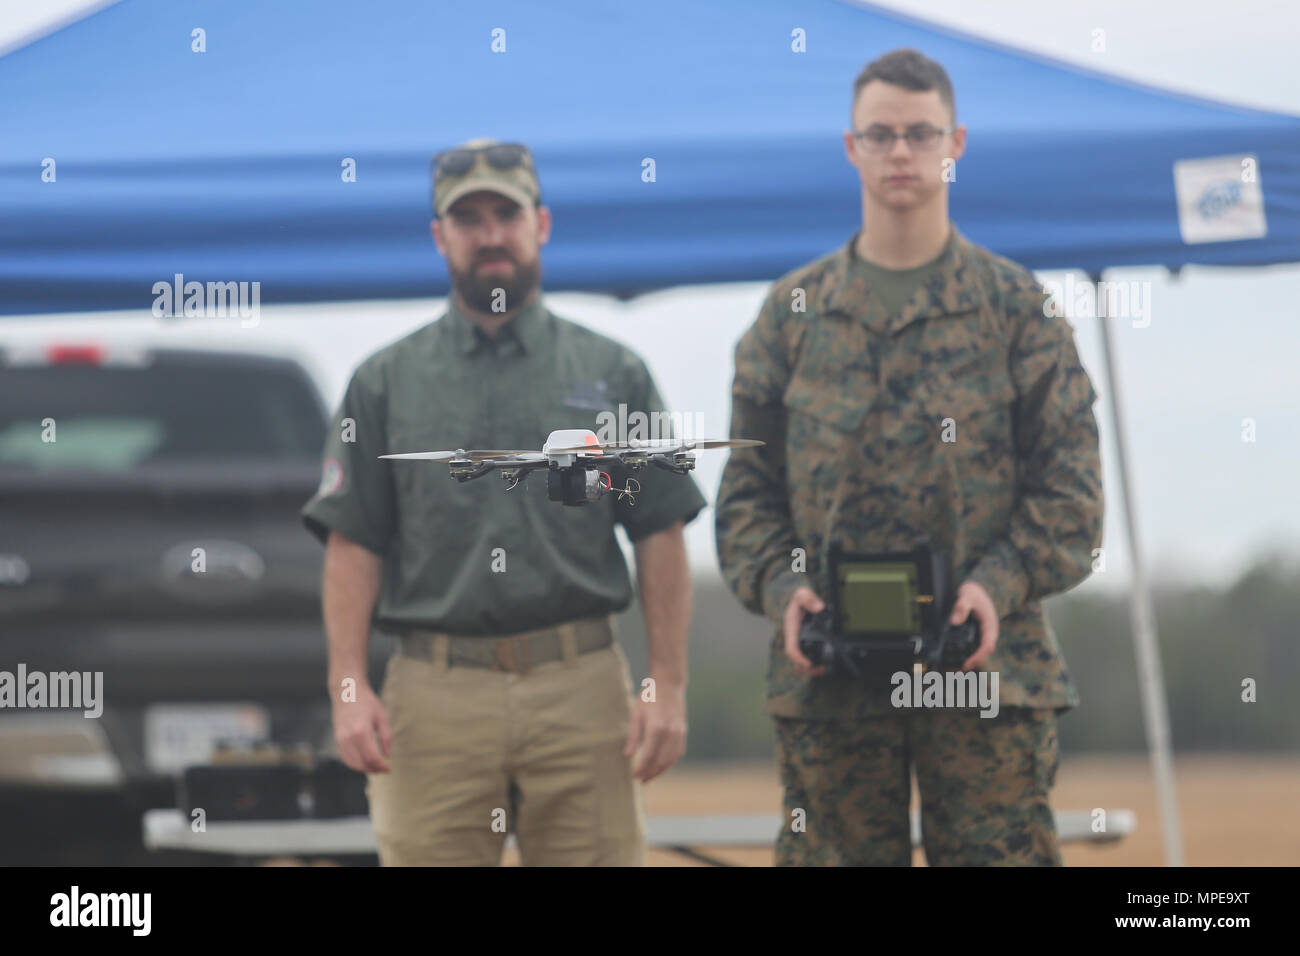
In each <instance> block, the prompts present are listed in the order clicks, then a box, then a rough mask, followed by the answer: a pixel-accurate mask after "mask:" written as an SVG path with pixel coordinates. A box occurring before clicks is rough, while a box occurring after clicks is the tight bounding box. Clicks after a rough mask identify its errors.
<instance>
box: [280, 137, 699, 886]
mask: <svg viewBox="0 0 1300 956" xmlns="http://www.w3.org/2000/svg"><path fill="white" fill-rule="evenodd" d="M435 167H436V172H435V179H434V211H435V217H436V218H435V219H434V222H433V226H432V229H433V238H434V241H435V243H436V244H437V246H438V249H439V251H440V252H442V254H443V255H444V256H445V257H446V259H447V266H448V271H449V272H450V274H451V279H452V295H451V297H450V299H449V302H448V311H447V314H446V315H444V316H442V317H441V318H439V319H437V320H436V321H434V322H431V323H429V324H427V325H425V326H424V327H422V328H420V329H418V330H416V331H415V332H413V333H411V334H410V335H408V336H406V337H405V338H403V339H401V340H400V341H398V342H396V343H394V344H393V345H390V346H388V347H387V348H384V349H381V350H380V351H379V352H377V353H375V354H374V355H372V356H370V357H369V358H368V359H366V360H365V361H364V362H362V363H361V365H360V366H359V367H358V368H357V370H356V372H355V373H354V375H353V377H352V381H351V383H350V384H349V386H348V389H347V394H346V395H345V396H344V399H343V403H342V406H341V407H340V409H339V411H338V415H337V417H336V420H335V423H334V428H333V430H332V433H331V436H330V438H329V442H328V445H327V447H326V450H325V459H326V460H325V470H324V477H323V479H322V481H321V487H320V490H319V491H318V492H317V494H316V496H315V497H313V498H312V500H311V501H310V502H308V503H307V505H306V507H305V508H304V509H303V519H304V521H305V522H306V524H307V527H308V528H309V529H310V530H311V531H312V532H313V533H314V534H315V535H316V536H317V537H318V538H320V540H321V541H323V542H326V552H325V576H324V586H323V603H324V617H325V630H326V633H327V637H328V640H329V675H328V680H329V690H330V697H331V700H332V702H333V712H334V714H333V716H334V735H335V738H336V740H337V741H338V746H339V751H340V754H341V756H342V759H343V760H344V762H345V763H347V764H348V766H350V767H352V768H354V769H356V770H361V771H366V772H368V773H369V774H370V777H369V783H368V787H367V793H368V794H369V797H370V815H371V819H372V821H373V823H374V828H375V837H376V839H377V841H378V844H379V855H380V861H381V862H382V863H384V864H385V865H394V864H396V865H406V864H425V865H428V864H432V865H446V864H494V863H499V862H500V859H501V851H502V846H503V844H504V842H505V838H506V833H507V831H508V830H509V831H513V832H514V833H515V834H516V835H517V837H518V840H519V850H520V855H521V857H522V858H523V861H524V863H526V864H541V865H552V866H554V865H568V864H581V865H608V864H615V865H630V864H641V863H644V862H645V819H644V808H643V802H642V797H641V792H640V787H639V785H640V783H642V782H645V781H648V780H651V779H653V778H654V777H655V776H657V775H658V774H661V773H663V772H664V771H665V770H667V769H668V768H669V767H671V766H672V765H673V764H674V763H676V762H677V760H678V759H679V758H680V757H681V755H682V753H683V751H684V750H685V747H686V703H685V683H686V631H687V624H688V621H689V619H690V573H689V571H688V568H687V563H686V550H685V546H684V544H683V539H682V527H683V525H684V524H685V523H686V522H689V521H690V520H691V519H692V518H693V517H694V516H695V515H696V513H697V512H699V510H700V509H701V508H702V507H703V506H704V499H703V497H702V496H701V495H700V492H699V490H698V488H696V486H695V483H694V482H693V481H692V479H691V478H689V477H679V476H676V475H670V474H668V473H667V472H664V471H660V470H658V469H649V470H647V471H646V472H645V473H643V474H642V475H641V476H640V479H639V480H640V482H641V493H640V494H639V495H637V496H636V499H635V507H633V503H632V501H630V500H628V499H627V498H626V497H620V496H615V495H607V496H606V497H604V498H601V499H600V500H598V501H595V502H591V503H589V504H587V505H584V506H580V507H566V506H564V505H562V504H560V503H558V502H553V501H549V500H548V499H547V486H546V485H547V483H546V476H545V474H543V473H538V474H535V475H533V476H532V477H531V478H530V479H529V480H527V481H525V482H524V483H523V484H522V485H520V486H519V487H518V488H514V489H512V490H510V491H509V492H507V491H506V489H505V487H504V485H503V483H502V482H501V481H500V480H498V479H494V478H492V477H485V478H481V479H479V480H477V481H470V482H465V483H464V484H461V483H459V482H456V481H454V480H453V479H452V478H451V476H450V474H449V472H448V470H447V465H446V464H445V463H443V462H427V461H381V460H380V459H379V456H380V455H386V454H393V453H402V452H415V451H431V450H435V449H455V448H467V449H468V448H499V449H536V448H539V447H540V446H541V443H542V442H543V441H544V440H545V438H546V436H547V434H548V433H549V432H550V431H552V430H554V429H560V428H591V429H593V430H595V428H596V426H597V424H598V422H599V420H600V413H601V412H609V411H612V410H613V409H615V408H617V407H618V406H619V404H620V403H626V405H627V407H628V408H630V409H633V410H636V411H640V412H642V413H644V414H646V415H651V414H653V413H658V412H661V411H663V402H662V400H661V399H660V397H659V394H658V391H657V390H656V388H655V384H654V381H653V379H652V378H651V376H650V373H649V371H648V370H647V369H646V367H645V363H644V362H642V361H641V359H640V358H639V357H638V356H637V355H636V354H634V353H633V352H632V351H631V350H629V349H627V348H625V347H624V346H622V345H620V344H618V343H617V342H615V341H613V340H611V339H609V338H606V337H605V336H602V335H598V334H596V333H595V332H592V331H590V330H589V329H586V328H583V327H582V326H580V325H576V324H575V323H572V322H569V321H566V320H565V319H562V318H559V317H558V316H556V315H554V314H553V313H551V312H550V311H549V310H548V309H547V308H546V306H545V304H544V303H543V300H542V297H541V288H540V285H539V277H540V273H541V265H540V249H541V246H542V245H544V244H545V243H546V241H547V238H548V237H549V234H550V224H551V217H550V212H549V210H548V209H547V208H546V207H545V206H544V205H542V203H541V195H540V187H539V185H538V181H537V176H536V172H535V170H534V167H533V160H532V155H531V153H530V152H529V151H528V150H527V149H526V148H524V147H523V146H521V145H519V144H502V143H493V142H491V141H473V142H470V143H466V144H465V145H464V146H461V147H458V148H456V149H452V150H448V151H446V152H444V153H441V154H439V156H438V157H435ZM664 437H668V436H664ZM616 523H617V524H622V525H623V527H624V529H625V530H626V531H627V534H628V537H629V538H630V539H631V541H632V542H633V544H634V547H635V552H636V565H637V578H638V583H639V585H640V594H641V600H642V605H643V612H644V614H645V621H646V634H647V640H648V643H649V645H650V646H649V652H650V675H649V676H650V677H651V678H652V679H654V681H655V694H654V701H653V702H650V701H646V700H643V701H641V702H640V703H638V704H636V705H634V704H633V696H632V688H631V683H630V680H629V675H628V668H627V661H626V659H625V658H624V656H623V653H622V651H621V650H620V649H619V647H618V645H617V644H615V643H613V641H612V636H613V629H612V623H613V622H612V619H611V615H612V614H613V613H614V612H616V611H619V610H621V609H623V608H625V607H627V605H628V603H629V602H630V600H631V597H632V589H631V583H630V581H629V580H628V573H627V567H626V564H625V563H624V560H623V552H622V550H621V549H620V548H619V545H618V541H617V539H616V538H615V534H614V527H615V524H616ZM372 613H373V614H374V616H375V617H376V618H377V624H378V629H379V630H380V631H382V632H385V633H388V634H391V635H394V636H396V637H397V638H398V641H397V653H395V654H394V655H393V657H391V658H390V659H389V662H388V671H387V676H386V678H385V680H384V685H383V693H382V698H381V697H379V696H378V695H376V694H375V692H374V690H373V689H371V686H370V683H369V680H368V679H367V674H366V646H367V642H368V640H369V636H370V627H371V618H372ZM349 681H351V682H352V683H351V684H349ZM353 685H354V686H355V690H354V691H353V692H352V693H345V691H347V690H348V688H349V687H351V686H353ZM638 748H640V755H639V757H637V758H636V759H635V762H634V760H633V755H634V753H635V752H636V751H637V749H638Z"/></svg>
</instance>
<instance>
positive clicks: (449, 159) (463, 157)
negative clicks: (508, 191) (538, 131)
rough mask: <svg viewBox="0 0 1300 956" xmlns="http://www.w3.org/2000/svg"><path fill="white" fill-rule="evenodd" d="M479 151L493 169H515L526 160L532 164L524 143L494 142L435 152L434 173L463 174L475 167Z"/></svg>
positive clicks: (441, 174) (442, 174) (445, 174)
mask: <svg viewBox="0 0 1300 956" xmlns="http://www.w3.org/2000/svg"><path fill="white" fill-rule="evenodd" d="M479 153H482V154H483V158H484V159H486V160H487V161H488V165H489V166H491V167H492V168H493V169H514V168H515V167H516V166H522V165H524V163H525V161H528V162H529V163H530V164H531V154H530V153H529V152H528V147H527V146H525V145H524V144H523V143H493V144H491V145H490V146H462V147H458V148H456V149H447V150H443V151H442V152H441V153H434V155H433V169H434V173H435V174H437V175H439V176H463V175H465V174H466V173H467V172H469V171H470V170H471V169H473V168H474V161H475V159H477V158H478V154H479Z"/></svg>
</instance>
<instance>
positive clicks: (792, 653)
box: [785, 587, 826, 677]
mask: <svg viewBox="0 0 1300 956" xmlns="http://www.w3.org/2000/svg"><path fill="white" fill-rule="evenodd" d="M825 609H826V604H825V603H824V602H823V601H822V599H821V598H819V597H818V596H817V595H816V593H815V592H814V591H813V589H812V588H810V587H801V588H796V589H795V592H794V594H792V595H790V603H789V604H787V605H786V606H785V656H786V657H788V658H790V660H791V661H793V662H794V669H795V670H797V671H798V672H799V673H800V674H802V675H803V676H804V677H821V676H822V675H823V674H825V673H826V668H825V667H820V666H819V667H813V662H812V661H810V660H808V658H806V657H804V655H803V652H802V651H800V650H799V630H800V628H802V627H803V618H804V614H805V613H807V614H820V613H821V612H822V611H824V610H825Z"/></svg>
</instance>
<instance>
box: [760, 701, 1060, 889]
mask: <svg viewBox="0 0 1300 956" xmlns="http://www.w3.org/2000/svg"><path fill="white" fill-rule="evenodd" d="M774 720H775V723H776V742H777V757H778V760H779V763H780V768H781V782H782V784H783V786H784V787H785V800H784V803H785V815H784V822H783V825H782V828H781V833H780V836H779V837H778V838H777V843H776V864H777V865H778V866H853V865H858V866H909V865H911V862H912V840H911V829H910V818H909V803H910V800H911V775H910V771H911V769H912V768H915V771H916V778H917V786H918V789H919V790H920V794H921V834H922V839H923V842H924V845H925V857H926V860H927V862H928V863H929V865H931V866H989V865H992V866H1059V865H1061V854H1060V850H1059V847H1058V845H1057V839H1056V823H1055V820H1054V818H1053V816H1052V809H1051V806H1050V805H1049V804H1048V792H1049V791H1050V790H1051V788H1052V785H1053V784H1054V783H1055V781H1056V770H1057V766H1058V763H1059V754H1058V749H1057V740H1056V719H1055V715H1054V713H1053V711H1051V710H1050V709H1047V710H1030V709H1026V708H1021V707H1004V708H1003V709H1002V711H1001V712H1000V713H999V714H998V716H996V717H992V718H983V717H980V716H979V712H978V711H976V710H957V709H951V708H947V709H935V710H909V711H906V712H903V713H899V714H887V715H883V716H880V717H873V718H868V719H863V720H856V721H839V720H800V719H793V718H787V717H776V718H774ZM798 811H803V812H802V813H799V812H798ZM801 827H802V829H801Z"/></svg>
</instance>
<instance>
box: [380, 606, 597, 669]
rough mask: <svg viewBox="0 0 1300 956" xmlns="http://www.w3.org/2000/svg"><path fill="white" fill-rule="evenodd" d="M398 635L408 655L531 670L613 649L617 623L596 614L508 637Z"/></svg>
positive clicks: (430, 633)
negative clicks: (552, 662) (591, 616)
mask: <svg viewBox="0 0 1300 956" xmlns="http://www.w3.org/2000/svg"><path fill="white" fill-rule="evenodd" d="M396 636H397V641H398V644H397V648H398V652H399V653H401V654H403V655H405V656H407V657H416V658H419V659H421V660H426V661H432V662H433V663H435V664H442V663H444V662H445V666H447V667H486V668H490V669H492V670H498V671H509V672H510V673H513V674H527V673H528V672H529V671H530V670H531V669H532V668H534V667H536V666H537V665H538V664H545V663H548V662H550V661H559V660H564V659H566V658H573V657H576V656H577V655H578V654H586V653H589V652H590V651H598V650H600V649H602V648H605V647H609V646H610V645H611V644H612V643H614V627H613V620H612V619H611V618H609V617H593V618H583V619H580V620H577V621H570V622H568V623H565V624H557V625H555V626H553V627H545V628H541V629H539V630H536V631H523V632H521V633H519V634H508V635H505V636H503V637H467V636H463V635H456V634H447V633H445V632H442V631H429V630H422V629H418V628H412V629H410V630H406V631H403V632H402V633H401V634H399V635H396Z"/></svg>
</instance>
